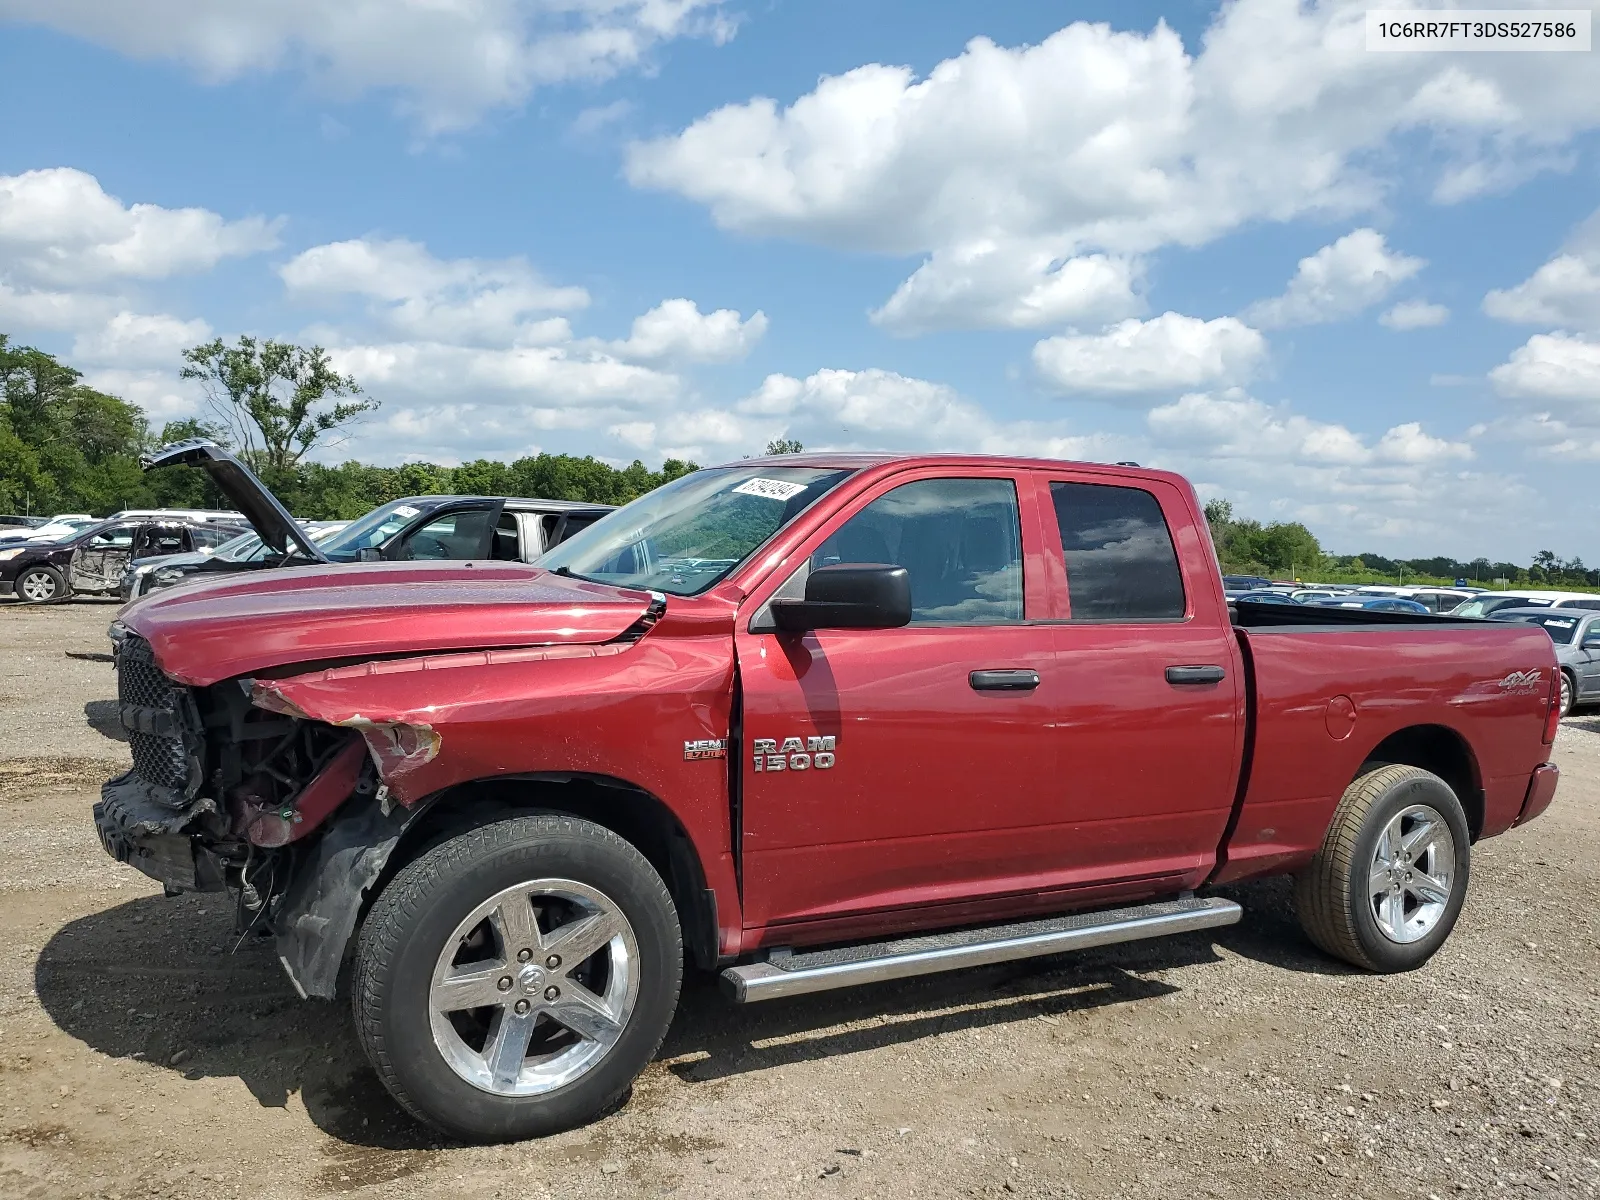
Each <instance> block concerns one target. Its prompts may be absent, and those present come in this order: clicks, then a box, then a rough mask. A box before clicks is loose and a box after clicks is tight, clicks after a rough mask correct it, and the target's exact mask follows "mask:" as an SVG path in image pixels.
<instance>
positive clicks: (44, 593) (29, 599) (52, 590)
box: [16, 565, 72, 604]
mask: <svg viewBox="0 0 1600 1200" xmlns="http://www.w3.org/2000/svg"><path fill="white" fill-rule="evenodd" d="M16 587H17V598H18V599H19V600H21V601H22V602H23V603H24V604H59V603H60V602H61V601H63V600H65V599H66V598H67V597H68V596H70V595H71V594H72V589H71V588H69V587H68V586H67V581H66V579H65V578H64V577H63V576H62V574H61V572H60V571H58V570H56V569H55V568H54V567H51V566H44V565H40V566H37V567H29V568H28V569H27V570H25V571H23V572H22V574H20V575H18V576H17V584H16Z"/></svg>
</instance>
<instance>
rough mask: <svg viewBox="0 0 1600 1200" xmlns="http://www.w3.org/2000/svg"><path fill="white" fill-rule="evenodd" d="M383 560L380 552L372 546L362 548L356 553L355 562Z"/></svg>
mask: <svg viewBox="0 0 1600 1200" xmlns="http://www.w3.org/2000/svg"><path fill="white" fill-rule="evenodd" d="M382 558H383V553H382V551H380V550H378V549H377V548H376V547H373V546H363V547H361V549H359V550H357V551H356V561H357V562H378V561H380V560H381V559H382Z"/></svg>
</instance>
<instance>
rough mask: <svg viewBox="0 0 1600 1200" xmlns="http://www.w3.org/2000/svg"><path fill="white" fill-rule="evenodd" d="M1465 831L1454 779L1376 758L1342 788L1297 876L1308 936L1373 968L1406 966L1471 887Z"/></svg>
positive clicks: (1416, 960)
mask: <svg viewBox="0 0 1600 1200" xmlns="http://www.w3.org/2000/svg"><path fill="white" fill-rule="evenodd" d="M1469 840H1470V835H1469V832H1468V830H1467V819H1466V814H1465V813H1464V812H1463V811H1462V809H1461V802H1460V801H1459V800H1458V799H1457V798H1456V794H1455V792H1453V791H1452V790H1451V789H1450V785H1449V784H1447V783H1445V781H1444V780H1442V779H1440V778H1439V777H1438V776H1437V775H1434V774H1431V773H1430V772H1428V771H1424V770H1422V769H1421V768H1419V767H1408V766H1401V765H1390V766H1374V767H1371V768H1370V769H1368V770H1367V771H1365V772H1363V773H1362V774H1361V775H1360V776H1358V777H1357V778H1356V781H1355V782H1354V783H1352V784H1351V785H1350V787H1349V788H1348V789H1347V790H1346V791H1345V794H1344V798H1343V799H1342V800H1340V802H1339V807H1338V808H1337V809H1336V810H1335V812H1334V815H1333V820H1332V822H1331V823H1330V824H1329V827H1328V832H1327V835H1326V836H1325V837H1324V838H1323V842H1322V846H1321V848H1320V849H1319V850H1318V851H1317V855H1316V857H1315V858H1314V859H1313V860H1312V862H1311V865H1310V866H1309V867H1307V868H1306V870H1304V871H1303V872H1301V873H1300V875H1299V876H1297V877H1296V880H1295V908H1296V910H1297V912H1298V915H1299V917H1300V924H1301V927H1302V928H1303V929H1304V930H1305V931H1306V935H1307V936H1308V937H1309V938H1310V939H1311V940H1312V941H1313V942H1315V943H1316V944H1317V945H1318V946H1320V947H1321V948H1322V949H1323V950H1326V951H1327V952H1328V953H1329V954H1332V955H1334V956H1336V957H1338V958H1342V959H1344V960H1345V961H1346V962H1350V963H1354V964H1355V965H1356V966H1358V967H1365V968H1367V969H1368V970H1370V971H1383V972H1393V971H1409V970H1411V969H1412V968H1414V967H1419V966H1421V965H1422V964H1423V963H1425V962H1427V961H1428V959H1429V958H1431V957H1432V956H1433V953H1434V951H1436V950H1438V948H1439V947H1440V946H1442V945H1443V944H1444V941H1445V939H1446V938H1447V937H1449V936H1450V931H1451V929H1453V928H1454V927H1455V923H1456V918H1457V917H1458V916H1459V915H1460V913H1461V905H1462V902H1463V901H1464V900H1465V898H1466V894H1467V879H1468V875H1469V871H1470V863H1471V858H1470V855H1471V851H1470V846H1469Z"/></svg>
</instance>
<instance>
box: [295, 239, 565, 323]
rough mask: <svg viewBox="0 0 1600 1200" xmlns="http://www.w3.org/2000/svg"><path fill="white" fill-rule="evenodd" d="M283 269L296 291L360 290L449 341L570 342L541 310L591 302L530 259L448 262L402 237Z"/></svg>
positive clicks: (396, 318)
mask: <svg viewBox="0 0 1600 1200" xmlns="http://www.w3.org/2000/svg"><path fill="white" fill-rule="evenodd" d="M279 274H280V275H281V276H282V278H283V282H284V284H285V286H286V287H287V288H288V289H289V292H290V294H291V295H293V296H296V297H299V298H302V299H313V300H314V299H318V298H324V299H326V298H335V297H339V296H343V295H354V296H360V297H363V298H365V299H367V300H369V301H371V302H372V304H373V310H374V312H375V313H376V314H377V315H379V316H380V317H381V318H382V320H383V321H384V323H385V324H386V325H388V326H389V327H390V328H392V329H394V330H395V331H397V332H400V333H404V334H407V335H410V336H413V337H418V338H425V339H430V340H437V341H444V342H451V341H455V342H462V343H471V344H483V345H506V344H510V343H512V342H523V343H527V342H532V343H543V342H548V341H551V340H557V341H559V340H564V339H565V338H566V337H567V336H569V335H570V329H569V327H568V325H567V323H566V321H565V320H563V319H559V318H557V319H554V320H535V319H534V316H535V314H540V313H547V312H550V311H554V310H566V309H576V308H583V307H584V306H586V305H587V304H588V303H589V294H588V292H586V291H585V290H584V289H583V288H581V287H557V286H555V285H553V284H549V283H546V282H545V281H544V280H543V279H541V278H540V276H539V275H538V273H537V272H535V271H534V270H533V268H532V267H530V266H529V265H528V264H527V262H526V261H524V260H523V259H520V258H507V259H495V260H484V259H474V258H458V259H451V260H444V259H439V258H436V257H434V256H433V255H432V254H430V253H429V252H428V249H427V247H426V246H423V245H421V244H420V243H417V242H412V241H407V240H405V239H403V238H396V239H393V240H387V241H385V240H381V239H367V238H357V239H353V240H351V241H344V242H331V243H328V244H327V245H323V246H314V247H312V248H311V249H309V250H306V251H303V252H302V253H300V254H297V255H296V256H295V257H294V258H292V259H290V260H289V261H288V262H287V263H285V264H284V265H283V266H282V267H281V268H280V269H279Z"/></svg>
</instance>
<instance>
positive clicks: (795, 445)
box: [767, 438, 805, 454]
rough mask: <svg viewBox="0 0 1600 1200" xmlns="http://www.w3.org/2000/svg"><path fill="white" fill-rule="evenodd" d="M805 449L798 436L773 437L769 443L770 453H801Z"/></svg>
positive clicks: (768, 450) (768, 449) (768, 451)
mask: <svg viewBox="0 0 1600 1200" xmlns="http://www.w3.org/2000/svg"><path fill="white" fill-rule="evenodd" d="M804 449H805V447H804V446H802V445H801V444H800V442H799V440H798V439H796V438H773V439H772V440H771V441H770V442H768V443H767V453H768V454H799V453H800V452H801V451H802V450H804Z"/></svg>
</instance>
